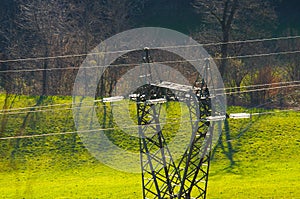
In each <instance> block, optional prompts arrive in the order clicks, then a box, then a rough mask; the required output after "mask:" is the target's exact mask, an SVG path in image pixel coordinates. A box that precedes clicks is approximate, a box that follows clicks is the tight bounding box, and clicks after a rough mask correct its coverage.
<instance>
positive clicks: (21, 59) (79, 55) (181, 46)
mask: <svg viewBox="0 0 300 199" xmlns="http://www.w3.org/2000/svg"><path fill="white" fill-rule="evenodd" d="M298 38H300V36H298V35H296V36H286V37H272V38H263V39H249V40H237V41H228V42H215V43H207V44H195V45H176V46H157V47H153V48H152V49H170V48H188V47H205V46H218V45H225V44H240V43H241V44H244V43H256V42H264V41H278V40H288V39H298ZM138 50H142V49H131V50H118V51H107V52H97V53H81V54H71V55H58V56H48V57H30V58H19V59H8V60H0V63H8V62H24V61H41V60H47V59H62V58H72V57H84V56H87V55H100V54H112V53H128V52H132V51H138Z"/></svg>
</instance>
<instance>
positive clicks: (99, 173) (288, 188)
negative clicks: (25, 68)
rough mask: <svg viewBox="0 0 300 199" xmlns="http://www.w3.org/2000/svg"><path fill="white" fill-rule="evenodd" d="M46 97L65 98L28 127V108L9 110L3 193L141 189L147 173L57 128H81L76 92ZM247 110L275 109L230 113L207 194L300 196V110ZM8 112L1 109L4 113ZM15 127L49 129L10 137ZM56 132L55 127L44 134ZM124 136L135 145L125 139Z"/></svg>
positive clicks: (88, 194)
mask: <svg viewBox="0 0 300 199" xmlns="http://www.w3.org/2000/svg"><path fill="white" fill-rule="evenodd" d="M2 97H3V96H2ZM14 100H15V101H14V104H13V107H11V108H15V109H20V108H21V107H27V106H31V105H32V104H29V103H30V101H31V102H32V103H33V99H32V97H29V96H20V97H18V98H16V99H14ZM0 102H2V100H0ZM24 102H28V104H26V103H24ZM44 102H45V104H43V105H51V104H52V105H53V104H60V105H61V106H58V105H57V106H52V107H51V109H50V110H48V109H49V107H47V109H46V108H40V109H39V110H40V111H38V110H31V111H32V112H31V113H30V114H29V115H28V116H27V117H28V118H29V119H28V123H27V125H26V127H24V130H23V131H22V132H21V131H20V127H22V125H23V123H24V118H25V117H26V114H27V113H28V112H26V110H23V109H21V110H16V111H18V112H20V111H21V112H25V113H22V114H21V113H18V114H10V115H9V114H6V116H7V118H6V119H7V121H6V130H5V131H4V133H2V134H1V137H2V138H1V139H0V145H1V149H0V156H1V159H0V192H1V197H2V198H103V199H104V198H132V199H133V198H140V197H141V176H140V174H130V173H125V172H121V171H116V170H114V169H111V168H109V167H107V166H105V165H103V164H102V163H101V162H100V161H99V160H97V159H95V158H94V157H92V156H91V155H90V154H89V152H88V151H87V150H86V149H85V147H84V145H83V144H82V142H81V140H80V138H79V137H78V135H77V134H76V133H68V134H60V135H58V133H61V132H73V131H74V130H75V128H74V122H73V119H72V111H71V110H70V109H66V108H70V104H69V103H71V99H70V98H68V97H67V98H66V97H49V98H48V99H47V100H45V101H44ZM63 104H69V105H63ZM0 105H2V104H0ZM42 110H43V111H42ZM34 111H36V112H34ZM242 111H247V110H245V109H243V108H241V107H230V108H229V109H228V112H229V113H230V112H231V113H233V112H242ZM248 111H249V112H258V111H263V112H266V111H268V112H273V114H266V115H261V116H254V117H253V118H252V119H251V120H250V119H245V120H232V119H230V120H229V128H230V134H229V135H230V138H229V137H228V134H226V133H225V132H224V134H223V136H222V139H221V140H222V144H220V145H218V146H217V148H216V149H215V153H214V157H213V161H212V164H211V169H210V177H209V185H208V198H297V197H298V196H299V195H300V191H299V190H300V183H299V179H300V172H299V171H300V164H299V162H300V156H299V147H300V134H299V132H300V126H299V120H298V118H299V116H300V113H299V112H295V111H285V112H282V111H279V110H263V109H261V110H258V109H248ZM3 118H4V117H3V115H2V121H3ZM2 124H3V123H2ZM2 127H3V126H2ZM16 133H19V135H20V136H25V135H37V134H43V135H42V136H40V137H29V138H20V139H16V138H11V139H7V138H5V137H9V136H15V135H16ZM49 133H53V134H56V135H50V136H45V135H47V134H49ZM125 144H126V145H127V147H129V148H130V146H128V145H129V142H127V141H126V139H125ZM131 147H132V148H134V146H131Z"/></svg>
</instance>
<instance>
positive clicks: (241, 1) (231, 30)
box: [193, 0, 275, 78]
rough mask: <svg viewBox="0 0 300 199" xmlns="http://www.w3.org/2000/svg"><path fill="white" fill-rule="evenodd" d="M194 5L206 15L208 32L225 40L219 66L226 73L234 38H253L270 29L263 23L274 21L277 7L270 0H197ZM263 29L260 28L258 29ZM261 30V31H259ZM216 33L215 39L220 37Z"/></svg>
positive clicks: (223, 75)
mask: <svg viewBox="0 0 300 199" xmlns="http://www.w3.org/2000/svg"><path fill="white" fill-rule="evenodd" d="M193 6H194V7H195V8H196V10H197V11H198V12H199V13H201V14H202V15H203V17H204V19H205V25H204V27H205V29H207V30H209V32H206V33H208V34H211V35H216V37H217V38H220V39H219V40H220V41H221V42H222V45H221V48H220V51H219V53H220V58H221V61H220V66H219V70H220V73H221V75H222V77H223V78H224V77H225V73H226V70H227V65H228V63H227V62H228V60H227V56H228V54H229V52H232V47H231V46H230V44H228V42H229V41H230V40H232V39H249V37H253V36H261V35H263V34H262V33H264V32H268V31H270V30H266V29H265V28H264V26H263V24H265V25H266V24H270V23H272V22H274V18H275V11H274V8H273V6H272V5H271V4H270V3H269V2H268V1H258V0H213V1H211V0H194V2H193ZM258 29H259V31H258ZM257 33H260V34H257ZM216 37H215V41H216V40H217V39H216Z"/></svg>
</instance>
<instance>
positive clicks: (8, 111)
mask: <svg viewBox="0 0 300 199" xmlns="http://www.w3.org/2000/svg"><path fill="white" fill-rule="evenodd" d="M299 82H300V81H290V82H277V83H270V84H257V85H249V86H241V87H229V88H224V89H225V90H227V89H232V88H235V89H237V88H245V87H247V88H252V87H262V86H272V85H280V84H290V83H299ZM298 86H300V84H292V85H284V86H277V87H267V88H257V89H252V90H244V91H233V92H227V93H224V94H225V95H232V94H242V93H249V92H258V91H265V90H274V89H280V88H289V87H298ZM216 90H219V89H216ZM222 90H223V89H222ZM93 102H102V100H101V99H100V100H93V101H86V102H84V103H93ZM84 103H83V102H78V103H66V104H52V105H45V106H31V107H23V108H15V109H5V110H2V111H0V115H4V114H5V115H12V114H24V113H35V112H47V111H58V110H74V109H80V108H92V107H94V106H81V107H75V108H58V109H42V110H36V109H40V108H49V107H58V106H71V105H77V104H84ZM104 106H106V105H105V104H103V105H101V106H99V105H98V107H104ZM111 106H120V105H111ZM27 109H33V110H28V111H20V110H27ZM15 111H18V112H15Z"/></svg>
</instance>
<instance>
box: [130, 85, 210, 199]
mask: <svg viewBox="0 0 300 199" xmlns="http://www.w3.org/2000/svg"><path fill="white" fill-rule="evenodd" d="M141 91H143V92H141ZM170 91H171V92H170ZM171 93H172V95H170V94H171ZM166 95H168V96H166ZM157 96H159V97H160V98H157ZM174 96H176V99H175V98H174ZM162 97H163V98H162ZM167 99H168V100H167ZM135 100H136V102H137V113H138V124H139V135H140V154H141V168H142V171H143V172H142V175H143V176H142V177H143V195H144V198H149V199H152V198H186V199H187V198H205V197H206V189H207V180H208V170H209V160H210V153H209V152H208V153H206V150H207V149H209V148H210V147H211V146H210V145H211V140H210V136H209V133H208V129H209V124H210V122H209V117H208V116H209V115H210V98H209V92H208V90H207V89H206V88H205V87H202V88H201V87H199V88H193V87H190V86H186V85H180V84H175V83H171V82H160V83H158V84H151V85H146V86H145V87H144V88H143V89H141V90H140V93H139V94H137V95H135ZM170 100H180V101H182V102H185V103H186V104H187V107H188V108H189V112H190V121H191V125H192V132H190V133H189V134H190V135H191V137H190V145H189V146H188V148H187V149H186V151H185V153H184V154H183V156H182V158H181V159H179V160H174V159H173V158H172V154H171V153H170V151H169V149H168V146H167V144H166V142H165V140H164V134H163V131H162V129H161V126H160V121H159V116H160V110H161V106H162V104H163V103H165V102H167V101H170ZM201 154H203V155H202V156H201Z"/></svg>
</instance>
